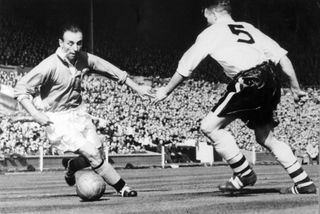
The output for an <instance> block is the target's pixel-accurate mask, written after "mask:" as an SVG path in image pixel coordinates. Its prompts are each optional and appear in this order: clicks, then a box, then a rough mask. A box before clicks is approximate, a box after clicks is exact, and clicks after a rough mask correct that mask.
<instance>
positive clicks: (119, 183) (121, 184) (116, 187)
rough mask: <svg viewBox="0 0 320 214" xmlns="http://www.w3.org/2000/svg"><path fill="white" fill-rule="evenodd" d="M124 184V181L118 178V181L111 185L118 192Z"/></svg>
mask: <svg viewBox="0 0 320 214" xmlns="http://www.w3.org/2000/svg"><path fill="white" fill-rule="evenodd" d="M125 185H126V182H125V181H124V180H123V179H122V178H120V179H119V181H118V182H117V183H115V184H113V185H111V186H112V187H113V188H115V190H116V191H117V192H120V191H121V190H122V188H123V187H124V186H125Z"/></svg>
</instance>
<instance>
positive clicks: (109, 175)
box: [79, 143, 137, 197]
mask: <svg viewBox="0 0 320 214" xmlns="http://www.w3.org/2000/svg"><path fill="white" fill-rule="evenodd" d="M79 153H80V154H82V155H83V156H85V157H86V158H87V159H88V160H89V162H90V165H91V167H92V169H93V170H94V171H95V172H96V173H97V174H99V175H100V176H101V177H102V178H103V179H104V180H105V181H106V182H107V183H108V184H109V185H110V186H112V187H113V188H115V190H116V191H117V192H119V193H120V194H121V195H122V196H123V197H135V196H137V192H136V191H135V190H132V189H131V188H130V187H128V186H127V185H126V182H125V181H124V180H123V179H122V178H121V176H120V175H119V174H118V173H117V172H116V170H115V169H114V168H113V167H112V166H111V165H110V164H109V163H108V161H106V160H104V159H103V158H102V156H101V153H100V152H99V150H98V149H97V148H95V147H94V146H92V144H91V143H87V144H85V145H83V146H82V147H81V148H80V149H79Z"/></svg>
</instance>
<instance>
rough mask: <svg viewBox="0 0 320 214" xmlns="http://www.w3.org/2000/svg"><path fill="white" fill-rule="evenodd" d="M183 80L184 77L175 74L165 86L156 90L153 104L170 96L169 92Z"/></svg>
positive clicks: (177, 73)
mask: <svg viewBox="0 0 320 214" xmlns="http://www.w3.org/2000/svg"><path fill="white" fill-rule="evenodd" d="M185 79H186V77H184V76H182V75H181V74H180V73H179V72H176V73H175V74H174V75H173V76H172V78H171V80H170V81H169V83H168V84H167V85H166V86H164V87H161V88H158V89H157V92H156V96H155V99H154V101H153V103H154V104H157V103H159V102H160V101H162V100H164V99H166V98H167V97H168V96H169V95H170V94H171V92H172V91H173V90H174V89H175V88H176V87H177V86H178V85H180V83H182V82H183V81H184V80H185Z"/></svg>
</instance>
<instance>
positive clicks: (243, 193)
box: [214, 188, 280, 197]
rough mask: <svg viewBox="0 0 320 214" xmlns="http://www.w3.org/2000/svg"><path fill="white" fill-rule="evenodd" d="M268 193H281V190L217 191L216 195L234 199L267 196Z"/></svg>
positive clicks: (245, 189)
mask: <svg viewBox="0 0 320 214" xmlns="http://www.w3.org/2000/svg"><path fill="white" fill-rule="evenodd" d="M267 193H271V194H274V193H280V188H244V189H242V190H240V191H235V192H222V191H215V192H214V194H217V195H220V196H221V195H223V196H226V197H233V196H249V195H257V194H267Z"/></svg>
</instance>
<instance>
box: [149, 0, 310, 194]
mask: <svg viewBox="0 0 320 214" xmlns="http://www.w3.org/2000/svg"><path fill="white" fill-rule="evenodd" d="M203 12H204V17H205V18H206V20H207V22H208V24H209V26H208V27H207V28H206V29H205V30H204V31H203V32H201V33H200V35H199V36H198V37H197V39H196V41H195V43H194V44H193V45H192V46H191V47H190V48H189V49H188V50H187V51H186V52H185V53H184V55H183V56H182V58H181V59H180V61H179V64H178V68H177V70H176V72H175V74H174V75H173V77H172V78H171V80H170V82H169V83H168V84H167V85H166V86H165V87H162V88H159V89H158V90H157V92H156V98H155V100H154V103H158V102H160V101H161V100H164V99H165V98H166V97H167V96H168V95H169V94H170V93H171V92H172V91H173V90H174V89H175V88H176V87H177V86H178V85H179V84H180V83H181V82H183V81H184V80H185V79H186V78H187V77H189V76H190V75H191V73H192V71H193V70H194V69H195V68H196V67H197V66H198V64H199V63H200V62H201V61H202V60H203V59H204V58H205V57H207V56H210V57H212V58H214V59H215V60H216V61H217V62H218V63H219V64H220V65H221V66H222V68H223V69H224V72H225V73H226V75H227V76H229V77H230V78H231V82H230V83H229V84H228V86H227V89H226V93H225V95H224V96H223V97H222V98H221V99H220V100H219V102H218V103H217V104H216V106H214V108H213V109H212V110H211V112H209V113H208V115H207V116H206V117H205V118H204V119H203V120H202V123H201V130H202V132H203V133H204V134H205V135H206V136H207V137H208V138H209V139H210V140H211V142H212V144H213V146H214V148H215V150H216V151H217V152H218V153H219V155H220V156H221V157H222V158H223V159H225V160H226V161H227V163H228V164H229V166H230V167H231V168H232V170H233V176H232V177H231V178H230V180H228V181H227V182H226V183H224V184H221V185H219V189H220V190H222V191H238V190H241V189H242V188H243V187H245V186H248V185H254V184H255V183H256V180H257V176H256V174H255V172H254V170H253V169H252V167H251V166H250V165H249V163H248V161H247V160H246V158H245V156H244V155H243V154H242V153H241V151H240V149H239V147H238V145H237V144H236V140H235V138H234V137H233V136H232V135H231V133H230V132H228V131H227V130H225V129H224V128H225V127H226V126H227V125H228V124H229V123H231V122H232V121H234V120H235V119H236V118H240V119H241V120H242V121H244V122H245V124H246V125H247V126H248V127H249V128H250V129H253V130H254V133H255V136H256V140H257V142H258V143H259V144H260V145H262V146H264V147H265V148H267V149H268V150H269V151H271V152H272V153H273V154H274V156H275V157H276V159H277V160H278V162H279V163H280V164H281V165H282V166H283V168H284V169H285V170H286V171H287V173H288V174H289V176H290V177H291V178H292V180H293V182H294V185H293V186H292V187H289V188H284V189H281V193H293V194H310V193H316V187H315V185H314V183H313V181H312V180H311V179H310V178H309V176H308V175H307V173H306V172H305V171H304V170H303V169H302V167H301V165H300V163H299V162H298V161H297V158H296V157H295V156H294V154H293V153H292V151H291V149H290V147H289V145H287V144H286V143H284V142H281V141H279V140H278V139H277V138H276V137H275V136H274V133H273V129H274V127H275V126H277V125H278V120H277V118H276V116H275V111H276V107H277V104H278V103H279V102H280V95H281V93H280V82H279V80H278V76H279V75H278V74H277V73H276V70H275V66H276V65H280V67H281V68H282V70H283V72H284V73H285V74H286V75H287V76H288V77H289V79H290V84H291V90H292V93H293V95H294V99H295V100H299V98H300V97H303V96H305V95H306V93H305V92H303V91H302V90H301V89H300V87H299V83H298V80H297V78H296V75H295V71H294V68H293V66H292V64H291V61H290V60H289V58H288V57H287V51H286V50H284V49H283V48H281V47H280V46H279V44H278V43H277V42H275V41H274V40H272V39H271V38H270V37H268V36H266V35H265V34H264V33H262V32H261V31H259V30H258V29H257V28H255V27H254V26H252V25H251V24H249V23H246V22H237V21H234V20H233V19H232V17H231V6H230V1H229V0H208V1H205V6H204V11H203Z"/></svg>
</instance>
